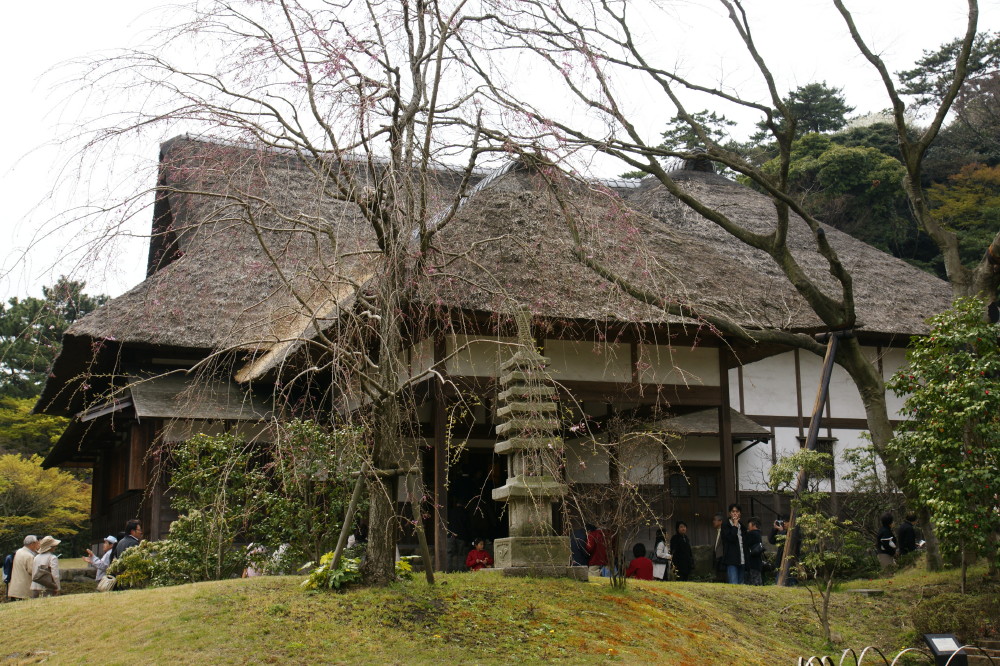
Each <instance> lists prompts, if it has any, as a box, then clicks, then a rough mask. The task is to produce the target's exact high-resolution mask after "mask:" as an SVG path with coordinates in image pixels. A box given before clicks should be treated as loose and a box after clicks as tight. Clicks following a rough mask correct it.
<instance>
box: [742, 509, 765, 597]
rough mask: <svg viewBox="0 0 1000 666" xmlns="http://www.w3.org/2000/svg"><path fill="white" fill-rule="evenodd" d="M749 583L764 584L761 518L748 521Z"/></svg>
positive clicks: (747, 580)
mask: <svg viewBox="0 0 1000 666" xmlns="http://www.w3.org/2000/svg"><path fill="white" fill-rule="evenodd" d="M746 560H747V574H746V583H747V585H763V584H764V576H763V571H764V540H763V539H762V538H761V535H760V518H756V517H754V518H751V519H750V520H748V521H747V534H746Z"/></svg>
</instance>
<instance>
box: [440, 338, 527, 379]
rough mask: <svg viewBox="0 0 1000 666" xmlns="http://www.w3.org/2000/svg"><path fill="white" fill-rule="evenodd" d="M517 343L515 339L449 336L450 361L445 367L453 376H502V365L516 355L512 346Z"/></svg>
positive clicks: (447, 352) (448, 351) (446, 348)
mask: <svg viewBox="0 0 1000 666" xmlns="http://www.w3.org/2000/svg"><path fill="white" fill-rule="evenodd" d="M516 342H517V340H516V339H515V338H495V337H486V336H477V335H449V336H448V337H447V338H446V347H445V353H446V354H447V355H448V356H449V359H448V361H447V363H446V364H445V366H446V368H447V370H448V372H449V373H451V374H453V375H466V376H471V377H496V376H498V375H499V374H500V363H501V362H502V361H503V360H504V359H507V358H510V356H511V354H513V353H514V352H513V347H511V344H514V343H516ZM497 343H507V344H497ZM452 354H454V356H452Z"/></svg>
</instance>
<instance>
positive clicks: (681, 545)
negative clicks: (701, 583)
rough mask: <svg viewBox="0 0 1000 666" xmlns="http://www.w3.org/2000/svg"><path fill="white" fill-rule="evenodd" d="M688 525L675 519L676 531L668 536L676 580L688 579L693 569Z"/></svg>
mask: <svg viewBox="0 0 1000 666" xmlns="http://www.w3.org/2000/svg"><path fill="white" fill-rule="evenodd" d="M687 531H688V526H687V523H685V522H684V521H683V520H678V521H677V527H676V532H674V535H673V536H672V537H670V552H671V553H673V556H674V570H675V571H676V572H677V580H688V579H689V578H691V571H692V570H693V569H694V552H693V551H692V550H691V541H690V540H689V539H688V535H687Z"/></svg>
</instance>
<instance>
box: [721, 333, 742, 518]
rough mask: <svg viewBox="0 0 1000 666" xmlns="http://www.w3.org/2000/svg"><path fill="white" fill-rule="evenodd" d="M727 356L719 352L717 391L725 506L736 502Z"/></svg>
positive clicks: (725, 353) (722, 351)
mask: <svg viewBox="0 0 1000 666" xmlns="http://www.w3.org/2000/svg"><path fill="white" fill-rule="evenodd" d="M727 357H728V354H727V352H726V351H725V350H723V349H720V350H719V389H720V392H721V394H722V397H721V400H720V403H721V404H720V405H719V456H720V458H721V463H722V465H721V468H722V469H721V470H720V471H721V472H722V478H721V479H720V481H721V482H722V493H723V495H722V496H723V497H724V498H725V500H726V502H725V504H726V506H729V505H730V504H734V503H735V502H736V495H737V489H736V486H737V483H738V481H737V479H736V454H735V452H734V451H733V428H732V424H731V419H730V418H729V409H730V408H729V371H728V370H727V369H726V365H727V363H726V361H727V360H728V359H727Z"/></svg>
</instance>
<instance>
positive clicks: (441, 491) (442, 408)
mask: <svg viewBox="0 0 1000 666" xmlns="http://www.w3.org/2000/svg"><path fill="white" fill-rule="evenodd" d="M445 354H446V348H445V340H444V337H443V336H437V337H436V338H435V340H434V363H435V364H437V363H440V362H441V361H442V360H443V359H444V357H445ZM439 370H440V371H441V372H443V371H444V368H439ZM447 420H448V410H447V408H446V404H445V396H444V387H443V386H441V383H440V381H439V382H437V384H436V386H435V389H434V507H435V512H434V515H435V520H434V568H435V569H436V570H437V571H445V570H447V568H448V486H447V483H448V441H447V438H446V433H447V425H448V423H447Z"/></svg>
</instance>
